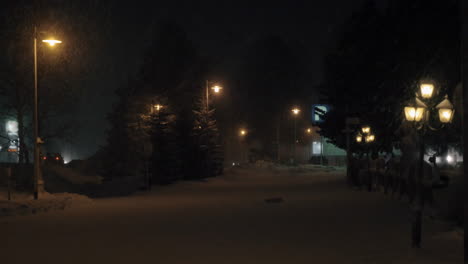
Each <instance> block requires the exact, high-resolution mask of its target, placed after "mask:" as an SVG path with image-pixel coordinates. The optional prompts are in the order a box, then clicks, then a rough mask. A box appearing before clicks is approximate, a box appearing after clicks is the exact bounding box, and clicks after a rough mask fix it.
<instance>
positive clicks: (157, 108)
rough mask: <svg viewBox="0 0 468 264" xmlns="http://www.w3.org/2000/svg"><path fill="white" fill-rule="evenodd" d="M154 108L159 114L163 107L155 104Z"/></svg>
mask: <svg viewBox="0 0 468 264" xmlns="http://www.w3.org/2000/svg"><path fill="white" fill-rule="evenodd" d="M153 107H154V109H156V111H158V112H159V111H160V110H161V109H162V108H163V106H162V105H160V104H155V105H154V106H153Z"/></svg>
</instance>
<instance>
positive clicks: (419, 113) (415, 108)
mask: <svg viewBox="0 0 468 264" xmlns="http://www.w3.org/2000/svg"><path fill="white" fill-rule="evenodd" d="M434 91H435V88H434V84H433V83H431V82H422V83H420V86H419V94H418V93H416V97H415V98H414V100H413V101H412V102H411V103H410V104H409V105H407V106H406V107H405V108H404V114H405V119H406V120H407V121H408V122H411V123H412V124H413V125H414V128H415V129H416V130H417V131H418V136H419V153H418V154H419V157H418V158H419V160H418V163H419V166H418V175H417V177H416V180H417V182H416V190H415V192H416V193H415V196H416V201H415V204H414V206H413V218H412V232H411V233H412V237H411V238H412V246H413V247H414V248H420V247H421V230H422V210H423V199H422V178H423V167H424V152H425V145H424V139H425V135H426V132H427V131H428V130H433V131H436V130H439V129H440V128H442V127H443V126H444V125H445V124H447V123H450V122H452V119H453V116H454V113H455V111H454V107H453V105H452V103H451V102H450V101H449V99H448V96H447V95H445V98H444V99H443V100H442V101H441V102H440V103H439V104H437V105H435V106H434V105H431V101H430V100H429V99H431V98H432V96H433V94H434ZM423 100H425V102H424V101H423ZM433 109H435V110H437V112H438V116H439V123H440V124H439V126H438V127H435V126H433V125H432V124H431V123H430V120H431V119H430V110H433Z"/></svg>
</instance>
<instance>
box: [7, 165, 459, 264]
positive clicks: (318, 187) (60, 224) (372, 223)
mask: <svg viewBox="0 0 468 264" xmlns="http://www.w3.org/2000/svg"><path fill="white" fill-rule="evenodd" d="M265 199H272V200H271V201H272V202H270V203H267V202H265ZM281 200H282V201H281ZM409 217H410V214H409V209H408V205H407V203H406V202H405V201H398V200H392V199H391V198H389V197H387V196H384V195H383V194H382V193H367V192H358V191H354V190H350V189H349V188H347V187H346V186H345V184H344V179H343V173H342V172H339V173H333V172H332V173H330V172H328V173H325V172H317V171H315V172H306V173H292V172H290V171H286V170H266V169H234V170H231V171H229V172H228V173H227V175H226V176H223V177H219V178H214V179H209V180H208V181H206V182H180V183H177V184H174V185H171V186H166V187H160V188H158V189H156V190H153V192H151V193H144V192H142V193H138V194H136V195H133V196H129V197H120V198H106V199H97V200H94V202H92V203H91V204H83V205H81V206H78V207H75V208H71V209H69V210H66V211H60V212H53V213H43V214H38V215H31V216H18V217H6V218H0V258H1V263H5V264H11V263H50V264H52V263H61V264H69V263H100V264H104V263H162V264H165V263H167V264H172V263H181V264H192V263H194V264H195V263H204V264H211V263H217V264H224V263H239V264H241V263H242V264H247V263H256V264H261V263H268V264H272V263H288V264H289V263H324V264H325V263H327V264H328V263H340V264H344V263H346V264H349V263H356V264H361V263H362V264H364V263H385V264H387V263H398V264H405V263H408V264H409V263H425V264H432V263H444V264H450V263H462V261H463V241H462V238H459V237H457V235H456V234H454V232H451V231H450V226H449V225H447V224H443V223H440V222H434V221H430V220H429V219H426V218H425V219H424V227H423V228H424V230H423V248H422V249H418V250H414V249H412V248H411V247H410V244H411V243H410V222H409Z"/></svg>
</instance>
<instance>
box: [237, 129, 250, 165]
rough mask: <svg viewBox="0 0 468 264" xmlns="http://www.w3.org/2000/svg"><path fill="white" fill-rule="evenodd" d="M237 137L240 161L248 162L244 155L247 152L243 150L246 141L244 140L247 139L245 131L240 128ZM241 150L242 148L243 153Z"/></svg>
mask: <svg viewBox="0 0 468 264" xmlns="http://www.w3.org/2000/svg"><path fill="white" fill-rule="evenodd" d="M239 137H240V141H241V160H242V161H245V162H247V161H248V157H247V155H246V153H247V150H245V148H246V146H247V143H246V139H245V138H246V137H247V129H245V128H241V129H240V130H239ZM242 148H244V150H243V151H242Z"/></svg>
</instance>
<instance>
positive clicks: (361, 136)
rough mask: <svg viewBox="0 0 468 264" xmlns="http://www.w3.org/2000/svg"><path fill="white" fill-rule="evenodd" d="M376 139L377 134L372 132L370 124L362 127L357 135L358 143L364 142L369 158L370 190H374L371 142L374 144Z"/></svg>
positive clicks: (367, 157)
mask: <svg viewBox="0 0 468 264" xmlns="http://www.w3.org/2000/svg"><path fill="white" fill-rule="evenodd" d="M374 141H375V135H374V134H372V133H371V128H370V126H363V127H361V131H360V132H359V133H358V134H357V135H356V142H357V143H358V144H364V145H365V150H366V159H367V175H368V182H367V184H368V189H367V190H368V191H369V192H370V191H372V180H371V179H372V178H371V175H370V157H369V144H372V143H373V142H374Z"/></svg>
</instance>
